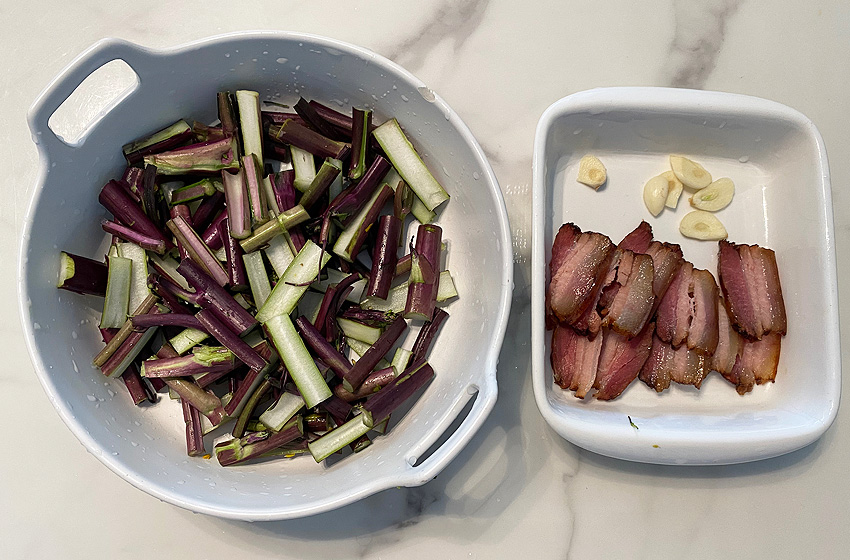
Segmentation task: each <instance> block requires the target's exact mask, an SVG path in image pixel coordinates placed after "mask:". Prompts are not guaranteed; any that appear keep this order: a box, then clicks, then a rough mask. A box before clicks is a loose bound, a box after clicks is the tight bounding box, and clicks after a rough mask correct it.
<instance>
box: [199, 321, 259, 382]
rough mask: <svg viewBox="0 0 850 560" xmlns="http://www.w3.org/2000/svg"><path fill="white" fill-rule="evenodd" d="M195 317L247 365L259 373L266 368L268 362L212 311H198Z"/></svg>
mask: <svg viewBox="0 0 850 560" xmlns="http://www.w3.org/2000/svg"><path fill="white" fill-rule="evenodd" d="M195 317H196V318H197V319H198V321H200V322H201V324H202V325H203V326H204V329H206V331H207V332H208V333H210V334H211V335H212V336H213V337H215V339H216V340H218V341H219V342H221V343H222V344H223V345H224V346H226V347H227V348H228V349H229V350H230V351H231V352H233V353H234V354H235V355H236V357H237V358H239V359H240V360H242V362H244V363H245V365H247V366H248V367H250V368H251V369H254V370H258V371H259V370H261V369H263V368H264V367H266V365H267V364H266V361H265V360H264V359H263V358H261V357H260V355H259V354H257V353H256V352H255V351H254V349H253V348H251V347H250V346H249V345H248V343H247V342H245V341H244V340H242V339H241V338H239V336H238V335H237V334H236V333H234V332H233V331H232V330H230V328H229V327H228V326H227V325H226V324H225V323H223V322H222V321H220V320H219V319H218V317H217V316H216V315H215V314H214V313H213V312H212V311H211V310H210V309H202V310H200V311H198V313H196V314H195Z"/></svg>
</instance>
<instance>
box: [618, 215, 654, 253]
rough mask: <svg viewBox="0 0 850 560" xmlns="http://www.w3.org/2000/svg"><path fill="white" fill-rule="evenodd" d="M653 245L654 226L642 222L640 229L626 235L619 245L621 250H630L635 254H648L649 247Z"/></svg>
mask: <svg viewBox="0 0 850 560" xmlns="http://www.w3.org/2000/svg"><path fill="white" fill-rule="evenodd" d="M650 243H652V226H651V225H649V224H648V223H647V222H646V221H642V222H641V223H640V224H639V225H638V227H636V228H635V229H634V230H632V232H631V233H629V234H628V235H626V236H625V237H624V238H623V240H622V241H620V244H619V245H617V247H619V248H620V249H628V250H629V251H632V252H633V253H644V254H645V253H646V251H647V249H649V245H650Z"/></svg>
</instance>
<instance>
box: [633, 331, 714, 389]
mask: <svg viewBox="0 0 850 560" xmlns="http://www.w3.org/2000/svg"><path fill="white" fill-rule="evenodd" d="M710 371H711V368H710V367H709V365H708V360H707V359H706V357H705V356H701V355H700V354H698V353H696V352H695V351H693V350H690V349H689V348H688V347H687V346H686V345H684V344H683V345H681V346H679V348H673V347H672V346H671V345H670V343H669V342H664V341H663V340H661V339H660V338H658V336H657V335H655V336H653V337H652V348H651V349H650V352H649V357H648V358H647V360H646V362H645V363H644V364H643V368H642V369H641V371H640V375H639V377H640V380H641V381H643V382H644V383H646V384H647V385H649V386H650V387H652V388H653V389H655V390H656V391H658V392H659V393H660V392H661V391H663V390H664V389H666V388H667V387H669V386H670V382H671V381H675V382H676V383H680V384H683V385H693V386H694V387H696V388H697V389H699V388H700V385H701V384H702V381H703V379H705V377H706V376H707V375H708V374H709V372H710Z"/></svg>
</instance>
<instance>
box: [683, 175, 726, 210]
mask: <svg viewBox="0 0 850 560" xmlns="http://www.w3.org/2000/svg"><path fill="white" fill-rule="evenodd" d="M733 196H735V183H733V182H732V179H729V178H728V177H721V178H720V179H717V180H716V181H714V182H712V183H711V184H710V185H708V186H707V187H705V188H704V189H700V190H699V191H697V192H695V193H694V195H693V196H692V197H691V206H693V207H694V208H697V209H698V210H705V211H706V212H717V211H718V210H723V209H724V208H726V207H727V206H729V203H730V202H732V197H733Z"/></svg>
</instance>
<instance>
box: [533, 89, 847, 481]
mask: <svg viewBox="0 0 850 560" xmlns="http://www.w3.org/2000/svg"><path fill="white" fill-rule="evenodd" d="M612 109H616V110H622V111H634V112H635V113H640V114H643V115H648V116H653V115H661V114H669V113H686V114H689V115H693V114H694V113H697V112H698V113H700V114H704V115H706V116H721V115H722V116H723V117H727V116H736V115H740V116H743V115H746V116H750V117H752V116H756V117H762V118H771V119H774V120H782V121H786V122H790V123H791V124H793V125H795V126H796V127H797V128H799V129H800V130H802V131H804V132H805V133H806V134H807V135H808V137H809V138H810V140H812V141H813V142H814V145H815V146H816V148H817V162H816V163H817V169H818V171H819V173H818V176H819V178H820V181H819V183H818V184H817V185H815V188H816V189H819V190H820V193H821V195H822V198H823V200H824V208H823V210H824V217H825V223H824V224H823V225H824V227H825V233H826V239H825V240H824V241H825V247H826V248H825V253H826V266H825V269H824V274H825V283H826V284H828V285H829V287H830V289H829V292H828V294H826V297H827V298H828V300H829V303H830V306H829V307H830V311H831V317H829V319H830V320H828V321H827V322H828V323H830V324H832V325H834V329H832V330H831V332H829V333H827V334H826V335H825V338H826V341H825V343H826V348H827V350H828V352H827V354H828V361H829V362H830V363H831V364H832V368H831V371H829V372H827V374H826V378H825V383H824V390H825V403H824V407H823V412H824V414H822V415H821V416H820V417H817V418H814V417H812V418H811V419H810V422H809V423H808V424H807V425H805V426H802V427H797V428H795V429H792V428H788V429H785V430H777V431H772V432H771V434H770V435H767V434H766V433H764V432H762V433H757V434H756V435H755V436H754V435H753V434H752V433H747V434H742V433H725V434H721V435H720V436H718V434H717V433H705V432H702V433H699V432H687V433H684V434H683V433H682V432H672V431H671V432H667V433H663V432H658V431H654V432H653V433H652V438H653V442H656V441H657V442H658V443H659V444H660V445H666V446H678V448H679V449H680V451H681V457H682V458H681V459H680V460H677V461H673V460H667V459H664V460H660V459H658V455H655V456H653V455H651V454H650V452H649V450H648V449H647V450H642V449H637V448H636V447H632V446H631V444H632V441H633V438H626V437H624V433H625V432H623V433H620V434H618V435H616V436H612V435H611V434H610V432H607V431H606V430H605V427H603V426H601V425H599V424H598V423H596V422H594V421H592V420H587V419H583V418H582V419H575V418H568V417H565V416H564V415H562V414H560V413H559V412H558V411H557V410H555V408H554V407H553V406H552V404H551V403H550V400H549V398H548V396H547V395H548V393H549V391H552V390H553V382H552V381H551V377H550V373H549V369H548V364H547V362H546V359H545V358H546V357H545V356H544V354H545V344H546V343H545V332H546V331H545V328H544V326H543V323H544V301H543V300H544V293H545V283H546V272H545V269H546V267H547V263H546V260H545V255H546V251H547V247H545V246H544V243H543V241H544V231H543V230H544V229H545V226H544V224H545V212H546V211H547V209H546V208H545V202H544V193H545V191H546V188H547V187H546V180H547V179H546V165H547V162H546V150H547V136H548V134H549V131H550V130H551V128H552V126H553V125H554V123H555V122H556V121H557V120H558V119H559V118H561V117H563V116H565V115H569V114H573V113H577V112H590V113H592V112H594V111H608V110H612ZM532 166H533V187H532V193H533V197H532V198H533V200H532V319H531V325H532V326H531V329H532V385H533V391H534V397H535V401H536V403H537V407H538V409H539V411H540V413H541V415H542V416H543V418H544V419H545V420H546V422H547V423H548V424H549V425H550V426H551V427H552V428H553V429H554V430H555V431H556V432H557V433H558V434H559V435H560V436H561V437H563V438H565V439H567V440H568V441H570V442H572V443H573V444H575V445H578V446H580V447H583V448H585V449H587V450H590V451H593V452H595V453H600V454H602V455H607V456H610V457H615V458H618V459H625V460H630V461H638V462H645V463H657V464H670V465H673V464H676V465H694V466H698V465H717V464H734V463H743V462H748V461H756V460H760V459H767V458H770V457H775V456H778V455H782V454H785V453H789V452H791V451H795V450H797V449H800V448H802V447H804V446H806V445H808V444H810V443H812V442H814V441H816V440H817V439H818V438H819V437H820V436H821V435H823V433H824V432H825V431H826V430H827V429H828V428H829V427H830V426H831V425H832V423H833V422H834V420H835V418H836V415H837V413H838V407H839V403H840V398H841V348H840V334H839V328H840V327H839V317H838V287H837V286H838V285H837V268H836V256H835V245H834V225H833V211H832V198H831V194H830V193H831V187H830V176H829V165H828V160H827V154H826V148H825V146H824V143H823V138H822V137H821V135H820V132H819V131H818V129H817V127H816V126H815V125H814V123H813V122H812V121H811V120H810V119H809V118H808V117H806V116H805V115H803V114H802V113H801V112H799V111H797V110H795V109H792V108H791V107H788V106H786V105H783V104H781V103H778V102H775V101H771V100H768V99H762V98H759V97H753V96H749V95H742V94H736V93H727V92H720V91H705V90H692V89H679V88H665V87H607V88H595V89H591V90H586V91H581V92H577V93H574V94H572V95H568V96H566V97H564V98H562V99H559V100H558V101H556V102H554V103H553V104H552V105H550V106H549V107H548V108H547V109H546V110H545V111H544V112H543V114H542V116H541V117H540V120H539V121H538V124H537V128H536V130H535V137H534V151H533V163H532ZM625 425H626V427H628V425H627V424H625ZM628 435H633V434H628ZM641 435H643V434H641ZM629 440H631V441H629ZM612 442H613V443H612ZM617 442H619V444H622V445H621V446H618V445H615V443H617ZM742 443H748V444H750V445H746V446H743V445H741V444H742ZM765 443H770V444H772V445H773V447H771V448H770V449H768V450H762V449H758V445H757V444H765ZM706 450H708V452H706ZM712 453H714V454H717V453H721V454H722V456H723V457H722V458H721V459H719V460H718V459H710V458H709V457H710V455H711V454H712Z"/></svg>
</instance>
